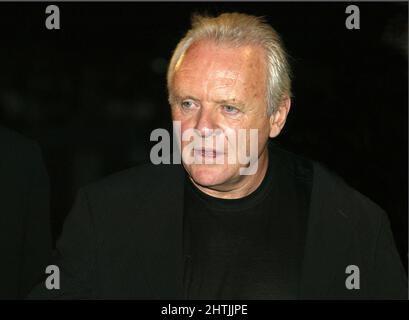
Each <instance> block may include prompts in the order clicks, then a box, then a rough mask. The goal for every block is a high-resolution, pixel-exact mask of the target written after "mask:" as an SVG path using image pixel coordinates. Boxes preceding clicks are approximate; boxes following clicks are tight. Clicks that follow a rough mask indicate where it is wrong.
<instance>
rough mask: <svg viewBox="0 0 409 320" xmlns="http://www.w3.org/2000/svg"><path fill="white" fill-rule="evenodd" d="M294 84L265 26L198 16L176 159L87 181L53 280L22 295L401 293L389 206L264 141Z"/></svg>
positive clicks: (182, 75)
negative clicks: (57, 279)
mask: <svg viewBox="0 0 409 320" xmlns="http://www.w3.org/2000/svg"><path fill="white" fill-rule="evenodd" d="M290 87H291V84H290V76H289V66H288V63H287V59H286V54H285V51H284V49H283V46H282V43H281V41H280V38H279V36H278V35H277V33H276V32H275V31H274V30H273V29H272V28H271V27H270V26H269V25H267V24H266V23H264V22H263V21H262V20H261V19H259V18H256V17H253V16H249V15H245V14H237V13H227V14H222V15H220V16H218V17H215V18H210V17H201V16H196V17H195V18H194V20H193V26H192V29H191V30H189V32H188V33H187V34H186V36H185V37H184V38H183V39H182V40H181V41H180V43H179V44H178V46H177V47H176V49H175V52H174V53H173V56H172V59H171V61H170V64H169V69H168V91H169V101H170V104H171V112H172V118H173V120H174V124H175V126H179V128H180V132H179V134H177V136H178V137H179V139H178V140H179V141H178V143H179V144H178V145H179V146H180V151H181V158H182V166H181V165H178V164H161V165H152V164H147V165H144V166H141V167H135V168H132V169H130V170H127V171H124V172H122V173H119V174H116V175H113V176H111V177H108V178H106V179H105V180H103V181H101V182H99V183H95V184H93V185H90V186H88V187H85V188H83V189H82V190H81V191H80V192H79V195H78V198H77V200H76V203H75V205H74V207H73V209H72V212H71V214H70V215H69V217H68V218H67V220H66V223H65V226H64V230H63V233H62V236H61V238H60V240H59V241H58V244H57V249H58V251H57V252H56V260H55V265H57V266H58V267H59V268H60V271H61V284H60V285H61V288H60V289H59V290H47V289H46V288H45V286H44V284H43V283H41V284H39V285H38V287H37V289H36V290H34V291H33V292H32V294H31V297H32V298H51V297H61V298H134V299H183V298H187V299H326V298H333V299H343V298H361V299H362V298H373V299H377V298H389V299H395V298H399V299H402V298H407V287H406V276H405V272H404V270H403V268H402V265H401V262H400V260H399V256H398V254H397V251H396V249H395V246H394V243H393V237H392V234H391V231H390V227H389V223H388V220H387V218H386V215H385V213H384V212H383V211H382V210H381V209H380V208H379V207H377V206H376V205H375V204H374V203H373V202H371V201H370V200H369V199H367V198H365V197H364V196H362V195H360V194H359V193H358V192H356V191H354V190H352V189H351V188H350V187H348V186H347V185H345V184H344V183H343V182H342V180H340V179H338V178H337V177H335V176H334V175H332V174H331V173H330V172H328V171H327V170H326V169H325V168H323V167H322V166H320V165H319V164H317V163H314V162H311V161H309V160H307V159H303V158H301V157H298V156H296V155H293V154H291V153H289V152H286V151H284V150H281V149H280V148H278V147H276V146H275V145H274V144H273V143H271V142H270V143H269V141H270V140H271V138H274V137H276V136H277V135H278V134H279V133H280V131H281V130H282V128H283V127H284V124H285V121H286V118H287V115H288V113H289V111H290V105H291V103H290V96H291V92H290ZM240 130H244V133H245V134H244V135H240V134H239V132H240ZM251 131H253V132H254V131H255V132H256V135H253V136H252V135H251ZM240 137H241V138H240ZM254 137H255V138H254ZM236 138H237V139H236ZM243 153H244V155H248V154H249V153H250V156H249V157H248V158H246V157H244V158H245V159H247V160H246V161H243ZM165 163H166V162H165Z"/></svg>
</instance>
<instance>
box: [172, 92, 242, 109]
mask: <svg viewBox="0 0 409 320" xmlns="http://www.w3.org/2000/svg"><path fill="white" fill-rule="evenodd" d="M174 97H175V100H176V101H181V100H184V99H191V100H193V101H200V99H198V98H196V97H193V96H180V95H175V96H174ZM214 102H215V103H217V104H225V105H232V106H237V107H240V108H244V107H245V106H246V104H245V103H244V102H242V101H240V100H237V99H222V100H215V101H214Z"/></svg>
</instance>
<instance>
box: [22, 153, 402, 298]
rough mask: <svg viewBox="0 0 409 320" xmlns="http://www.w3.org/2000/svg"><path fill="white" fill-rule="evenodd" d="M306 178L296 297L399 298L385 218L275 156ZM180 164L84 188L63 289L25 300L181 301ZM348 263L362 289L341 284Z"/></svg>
mask: <svg viewBox="0 0 409 320" xmlns="http://www.w3.org/2000/svg"><path fill="white" fill-rule="evenodd" d="M270 152H275V154H276V155H279V156H280V157H284V159H285V161H286V162H287V163H289V164H290V165H292V166H293V167H294V170H297V172H298V174H301V175H308V173H310V174H311V178H312V185H311V187H312V190H311V205H310V212H309V217H308V231H307V238H306V242H305V251H304V262H303V268H302V277H301V279H302V280H301V292H300V298H301V299H348V298H350V299H381V298H389V299H390V298H400V299H407V286H406V274H405V271H404V269H403V267H402V264H401V262H400V258H399V256H398V253H397V251H396V248H395V245H394V240H393V236H392V234H391V229H390V226H389V222H388V219H387V216H386V214H385V213H384V212H383V211H382V210H381V209H380V208H379V207H378V206H377V205H376V204H374V203H373V202H371V201H370V200H369V199H367V198H366V197H365V196H363V195H361V194H359V193H358V192H356V191H355V190H353V189H351V188H350V187H348V186H347V185H346V184H345V183H344V182H343V181H342V180H340V179H339V178H337V177H336V176H335V175H333V174H331V173H330V172H329V171H328V170H326V169H325V168H324V167H322V166H321V165H319V164H317V163H315V162H311V161H309V160H305V159H303V158H301V157H298V156H295V155H293V154H291V153H289V152H286V151H283V150H281V149H279V148H276V147H274V148H271V150H270ZM184 174H185V173H184V170H183V167H182V166H181V165H158V166H154V165H150V164H148V165H143V166H139V167H135V168H132V169H129V170H127V171H124V172H121V173H119V174H115V175H113V176H110V177H108V178H105V179H104V180H102V181H101V182H98V183H95V184H92V185H89V186H87V187H85V188H83V189H82V190H81V191H80V192H79V194H78V197H77V200H76V202H75V205H74V207H73V209H72V212H71V213H70V215H69V216H68V218H67V220H66V222H65V225H64V229H63V233H62V236H61V238H60V239H59V241H58V243H57V248H58V251H57V252H56V260H55V264H56V265H57V266H59V268H60V270H61V288H60V289H59V290H47V289H46V288H45V286H44V284H43V283H40V284H39V285H38V287H37V288H36V289H35V290H34V291H33V292H32V293H31V295H30V297H31V298H97V299H98V298H114V299H116V298H122V299H183V286H182V277H183V256H182V241H183V239H182V228H183V226H182V217H183V191H184V188H183V183H184ZM348 265H356V266H358V267H359V269H360V289H359V290H348V289H346V286H345V280H346V278H347V276H348V275H347V274H346V273H345V270H346V267H347V266H348Z"/></svg>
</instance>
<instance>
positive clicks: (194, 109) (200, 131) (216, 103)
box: [172, 40, 269, 189]
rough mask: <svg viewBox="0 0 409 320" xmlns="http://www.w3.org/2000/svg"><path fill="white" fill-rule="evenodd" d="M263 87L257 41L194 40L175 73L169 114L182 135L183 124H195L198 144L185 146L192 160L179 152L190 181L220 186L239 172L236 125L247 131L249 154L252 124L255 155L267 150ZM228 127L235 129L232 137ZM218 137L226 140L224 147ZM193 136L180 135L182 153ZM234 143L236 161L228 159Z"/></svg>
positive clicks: (261, 56) (234, 179)
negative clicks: (221, 42) (255, 136)
mask: <svg viewBox="0 0 409 320" xmlns="http://www.w3.org/2000/svg"><path fill="white" fill-rule="evenodd" d="M265 90H266V72H265V59H264V51H263V49H262V48H260V47H256V46H242V47H239V48H233V47H228V46H226V45H218V44H216V43H214V42H212V41H207V40H203V41H199V42H197V43H195V44H193V45H192V46H191V47H190V48H189V49H188V50H187V52H186V53H185V55H184V56H183V57H182V58H181V59H180V61H179V63H178V65H177V67H176V72H175V76H174V79H173V88H172V96H173V102H172V118H173V121H180V123H181V132H182V135H183V133H184V132H186V130H189V129H190V132H191V131H193V130H192V129H195V130H197V131H196V132H197V137H198V139H199V140H200V141H202V146H201V147H200V146H199V147H194V148H191V147H189V149H190V150H191V152H190V155H191V156H192V157H193V158H194V159H195V162H194V163H192V164H188V163H186V161H183V158H182V161H183V165H184V167H185V169H186V170H187V172H188V173H189V175H190V177H191V178H192V179H193V180H194V182H196V183H197V184H199V185H201V186H204V187H208V188H212V187H215V188H216V189H217V188H221V189H223V188H224V187H227V188H228V186H229V185H234V183H237V182H238V181H240V179H242V178H243V176H241V175H240V168H243V167H246V165H245V164H242V163H240V162H242V161H239V155H238V152H239V151H238V150H239V148H238V147H237V142H238V141H239V140H238V136H239V135H238V130H239V129H245V132H246V140H245V143H246V150H247V155H249V151H250V132H249V131H250V129H256V130H257V131H258V139H257V140H256V143H257V149H258V151H257V157H260V159H261V157H266V156H267V155H266V153H267V152H266V148H265V147H266V143H267V140H268V136H269V117H268V116H267V104H266V91H265ZM231 132H235V133H237V134H236V141H233V140H234V139H233V138H232V135H231V134H229V133H231ZM216 136H217V138H216ZM217 139H219V140H217ZM220 139H221V140H223V142H224V143H223V145H222V147H220ZM216 140H217V141H219V142H218V143H216ZM191 141H192V140H190V141H183V140H182V144H181V147H182V153H183V150H185V148H186V147H187V146H188V145H189V144H190V146H191V145H192V144H191ZM233 144H235V145H236V148H232V149H230V150H235V153H236V154H234V155H233V158H234V159H235V161H230V162H233V163H229V161H228V148H229V145H230V146H232V145H233ZM241 145H243V141H242V142H241ZM186 150H188V149H186ZM230 156H231V155H230ZM216 159H218V160H217V161H215V160H216ZM209 160H210V161H209ZM212 160H213V161H212ZM221 160H222V161H221ZM196 162H199V163H196ZM205 162H213V163H211V164H206V163H205ZM215 162H216V163H215ZM220 162H223V163H220Z"/></svg>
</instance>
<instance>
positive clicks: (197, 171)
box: [188, 164, 230, 187]
mask: <svg viewBox="0 0 409 320" xmlns="http://www.w3.org/2000/svg"><path fill="white" fill-rule="evenodd" d="M188 172H189V174H190V176H191V178H192V179H193V180H194V181H195V182H196V183H197V184H199V185H201V186H204V187H211V186H216V185H220V184H223V183H225V182H226V181H228V180H229V178H230V175H229V170H228V169H227V168H226V166H224V165H217V164H216V165H215V164H211V165H205V164H199V165H191V166H190V167H189V170H188Z"/></svg>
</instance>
